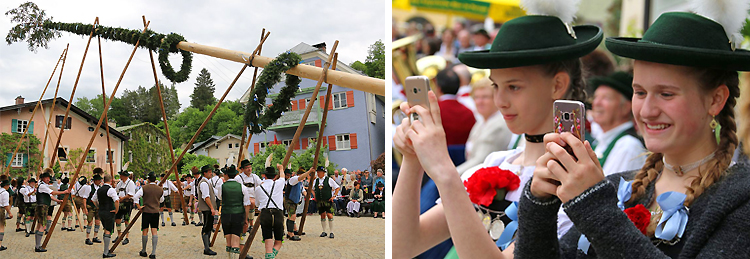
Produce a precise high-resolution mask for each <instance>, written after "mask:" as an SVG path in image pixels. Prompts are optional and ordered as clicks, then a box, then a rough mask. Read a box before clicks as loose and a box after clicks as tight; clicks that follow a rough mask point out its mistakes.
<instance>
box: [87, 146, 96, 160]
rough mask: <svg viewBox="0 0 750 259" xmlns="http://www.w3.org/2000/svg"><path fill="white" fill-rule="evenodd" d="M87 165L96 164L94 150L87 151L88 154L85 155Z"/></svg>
mask: <svg viewBox="0 0 750 259" xmlns="http://www.w3.org/2000/svg"><path fill="white" fill-rule="evenodd" d="M86 162H87V163H96V149H89V153H88V154H86Z"/></svg>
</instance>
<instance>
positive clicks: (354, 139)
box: [349, 133, 357, 149]
mask: <svg viewBox="0 0 750 259" xmlns="http://www.w3.org/2000/svg"><path fill="white" fill-rule="evenodd" d="M349 147H350V148H351V149H357V133H351V134H349Z"/></svg>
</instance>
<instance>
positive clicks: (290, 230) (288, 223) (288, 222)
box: [286, 219, 294, 233]
mask: <svg viewBox="0 0 750 259" xmlns="http://www.w3.org/2000/svg"><path fill="white" fill-rule="evenodd" d="M286 232H287V233H294V221H293V220H291V219H287V220H286Z"/></svg>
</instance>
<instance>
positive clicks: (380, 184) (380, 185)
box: [375, 182, 385, 187]
mask: <svg viewBox="0 0 750 259" xmlns="http://www.w3.org/2000/svg"><path fill="white" fill-rule="evenodd" d="M375 186H376V187H385V185H384V184H383V182H378V184H376V185H375Z"/></svg>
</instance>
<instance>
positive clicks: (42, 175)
mask: <svg viewBox="0 0 750 259" xmlns="http://www.w3.org/2000/svg"><path fill="white" fill-rule="evenodd" d="M45 177H47V178H50V177H52V176H51V175H50V174H49V173H42V174H41V175H39V179H44V178H45Z"/></svg>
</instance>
